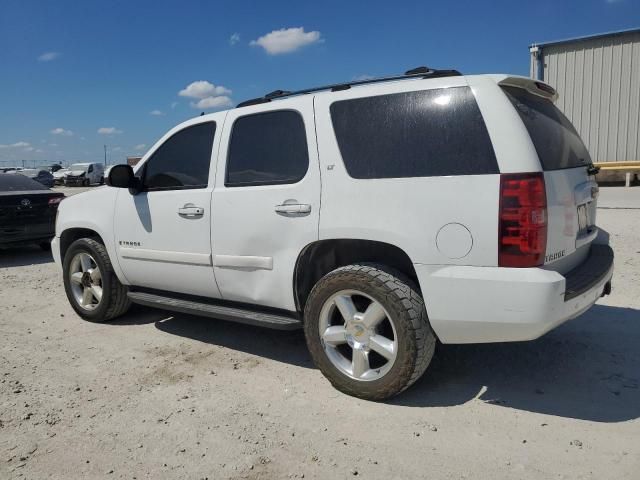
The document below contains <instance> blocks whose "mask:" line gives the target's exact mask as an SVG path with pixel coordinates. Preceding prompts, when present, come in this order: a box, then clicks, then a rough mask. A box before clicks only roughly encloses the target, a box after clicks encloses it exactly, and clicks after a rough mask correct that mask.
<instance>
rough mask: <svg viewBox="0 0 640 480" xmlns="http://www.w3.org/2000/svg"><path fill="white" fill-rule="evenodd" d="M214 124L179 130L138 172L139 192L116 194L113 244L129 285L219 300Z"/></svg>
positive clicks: (162, 142)
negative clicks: (214, 258) (215, 261)
mask: <svg viewBox="0 0 640 480" xmlns="http://www.w3.org/2000/svg"><path fill="white" fill-rule="evenodd" d="M217 136H219V133H218V135H216V122H214V121H207V122H204V123H196V124H194V125H191V126H187V127H186V128H185V127H178V128H176V129H175V131H172V132H169V134H167V135H166V136H165V138H164V139H163V140H164V141H161V142H159V146H158V147H157V148H155V149H154V150H153V151H152V153H151V154H150V155H149V156H148V157H147V159H145V160H144V163H143V164H142V165H141V167H140V168H138V170H137V172H136V173H137V174H138V173H139V174H140V177H141V179H142V183H143V188H142V191H141V192H140V193H138V194H137V195H131V194H130V193H129V192H128V191H127V190H125V189H121V190H120V192H119V193H118V198H117V205H116V212H115V218H114V224H115V243H116V248H117V251H118V261H119V262H120V267H121V268H122V270H123V272H124V274H125V276H126V278H127V280H128V281H129V283H131V284H132V285H135V286H139V287H148V288H155V289H160V290H167V291H173V292H180V293H189V294H194V295H202V296H208V297H219V296H220V292H219V290H218V288H217V286H216V282H215V278H214V274H213V268H212V261H211V192H212V190H213V179H214V177H215V172H214V171H213V170H214V169H212V168H210V165H211V164H212V161H215V152H216V151H217V146H216V145H217V143H218V142H217V141H214V139H216V138H217Z"/></svg>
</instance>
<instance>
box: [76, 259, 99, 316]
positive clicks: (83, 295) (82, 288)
mask: <svg viewBox="0 0 640 480" xmlns="http://www.w3.org/2000/svg"><path fill="white" fill-rule="evenodd" d="M68 275H69V283H70V285H71V291H72V292H73V297H74V298H75V300H76V303H77V304H78V305H79V306H80V307H81V308H83V309H85V310H94V309H96V308H97V307H98V305H100V302H101V301H102V274H101V273H100V268H99V267H98V264H97V263H96V261H95V260H94V258H93V257H92V256H91V255H89V254H88V253H86V252H80V253H78V254H76V256H75V257H73V259H72V260H71V263H70V264H69V273H68Z"/></svg>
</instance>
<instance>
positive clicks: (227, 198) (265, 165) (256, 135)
mask: <svg viewBox="0 0 640 480" xmlns="http://www.w3.org/2000/svg"><path fill="white" fill-rule="evenodd" d="M317 151H318V150H317V148H316V138H315V128H314V119H313V97H312V96H310V95H309V96H306V97H299V98H296V99H290V100H279V101H277V102H274V103H272V104H266V105H265V104H263V105H255V106H249V107H243V108H238V109H235V110H232V111H230V112H229V113H228V115H227V118H226V120H225V126H224V131H223V133H222V138H221V146H220V155H219V159H218V175H217V177H216V188H215V190H214V192H213V201H212V207H213V224H212V238H213V250H214V258H213V265H214V271H215V275H216V279H217V281H218V285H219V286H220V291H221V293H222V297H223V298H224V299H226V300H234V301H240V302H246V303H253V304H259V305H264V306H270V307H276V308H282V309H287V310H292V311H293V310H295V302H294V296H293V272H294V267H295V263H296V259H297V257H298V254H299V253H300V252H301V251H302V249H303V248H304V247H305V246H306V245H308V244H310V243H312V242H314V241H316V240H317V239H318V219H319V209H320V172H319V167H318V156H317Z"/></svg>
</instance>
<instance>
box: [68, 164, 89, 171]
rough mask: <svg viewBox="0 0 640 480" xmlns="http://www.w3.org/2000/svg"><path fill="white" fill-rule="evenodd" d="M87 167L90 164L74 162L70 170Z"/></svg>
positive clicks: (83, 169)
mask: <svg viewBox="0 0 640 480" xmlns="http://www.w3.org/2000/svg"><path fill="white" fill-rule="evenodd" d="M87 168H89V165H86V164H83V163H74V164H73V165H71V166H70V167H69V170H82V171H85V170H86V169H87Z"/></svg>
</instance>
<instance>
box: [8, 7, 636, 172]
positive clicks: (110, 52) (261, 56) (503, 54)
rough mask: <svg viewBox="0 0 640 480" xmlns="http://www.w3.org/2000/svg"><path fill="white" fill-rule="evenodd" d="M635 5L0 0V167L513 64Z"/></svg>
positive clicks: (611, 26)
mask: <svg viewBox="0 0 640 480" xmlns="http://www.w3.org/2000/svg"><path fill="white" fill-rule="evenodd" d="M639 3H640V2H638V1H637V0H568V1H560V0H556V1H552V0H537V1H535V2H517V1H513V0H512V1H493V2H463V1H449V2H430V1H424V0H423V1H416V2H402V1H399V0H396V1H388V0H387V1H380V0H371V1H368V2H349V1H347V0H341V1H333V0H323V1H317V2H309V1H307V2H305V1H303V0H298V1H293V2H277V1H274V0H272V1H270V2H258V1H256V2H245V1H241V0H236V1H220V2H214V1H187V0H183V1H162V0H156V1H108V0H102V1H93V0H84V1H79V0H76V1H63V0H49V1H47V0H42V1H39V2H36V1H31V0H16V1H14V0H1V1H0V166H1V165H7V164H10V163H16V164H19V163H21V160H22V159H25V160H27V161H28V163H29V164H31V163H32V161H36V162H37V163H45V162H46V163H50V162H53V161H56V162H57V161H64V162H73V161H94V160H95V161H101V160H102V159H103V145H104V144H107V145H108V146H109V147H108V148H109V159H110V162H111V163H117V162H120V161H123V160H124V158H125V156H126V155H135V154H141V153H144V151H145V149H146V148H148V147H149V146H151V145H152V144H153V143H154V142H155V141H156V140H157V138H158V137H160V136H161V135H162V134H163V133H164V132H165V131H166V130H168V129H169V128H171V127H172V126H173V125H175V124H177V123H179V122H181V121H183V120H185V119H187V118H190V117H192V116H195V115H198V114H199V113H200V112H201V111H202V110H206V111H207V112H209V111H213V110H215V109H220V108H226V107H224V106H225V105H228V104H235V103H237V102H239V101H242V100H245V99H247V98H252V97H256V96H261V95H263V94H265V93H267V92H269V91H272V90H275V89H279V88H280V89H298V88H304V87H308V86H313V85H319V84H325V83H331V82H338V81H343V80H349V79H353V78H356V77H360V76H365V75H366V76H379V75H387V74H395V73H400V72H403V71H404V70H406V69H408V68H411V67H415V66H419V65H428V66H431V67H436V68H457V69H459V70H461V71H462V72H464V73H483V72H509V73H517V74H523V75H527V74H528V72H529V53H528V46H529V44H531V43H533V42H540V41H547V40H554V39H559V38H565V37H572V36H578V35H588V34H593V33H600V32H606V31H611V30H617V29H626V28H632V27H637V26H639V24H640V5H639ZM194 82H200V83H194ZM181 92H182V94H180V93H181Z"/></svg>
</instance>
